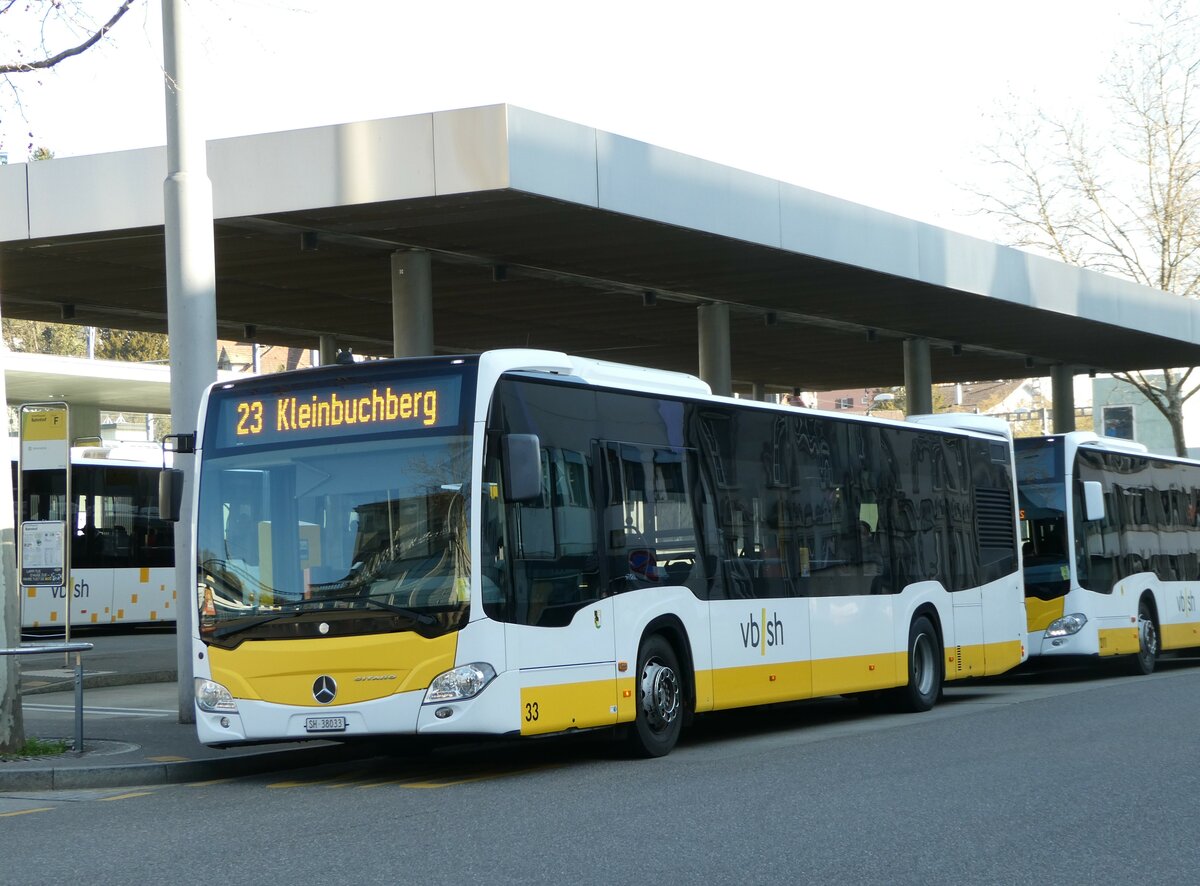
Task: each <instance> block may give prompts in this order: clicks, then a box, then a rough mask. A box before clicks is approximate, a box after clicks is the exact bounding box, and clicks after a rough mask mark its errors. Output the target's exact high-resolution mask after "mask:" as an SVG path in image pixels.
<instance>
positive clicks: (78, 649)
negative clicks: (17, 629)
mask: <svg viewBox="0 0 1200 886" xmlns="http://www.w3.org/2000/svg"><path fill="white" fill-rule="evenodd" d="M92 645H93V644H91V643H45V644H40V645H37V646H17V647H15V648H12V649H0V655H50V654H53V653H56V652H62V653H71V652H74V653H75V747H74V753H75V755H76V756H78V755H79V754H82V753H83V656H82V655H80V653H83V652H87V651H88V650H89V649H91V648H92Z"/></svg>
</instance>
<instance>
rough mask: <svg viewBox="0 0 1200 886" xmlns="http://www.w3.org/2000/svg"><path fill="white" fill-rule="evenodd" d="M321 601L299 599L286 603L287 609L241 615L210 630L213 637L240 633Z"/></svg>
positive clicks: (303, 609) (218, 637) (301, 610)
mask: <svg viewBox="0 0 1200 886" xmlns="http://www.w3.org/2000/svg"><path fill="white" fill-rule="evenodd" d="M318 602H321V601H318V600H300V601H298V602H295V603H290V604H288V608H287V609H280V610H278V611H275V612H268V613H266V614H265V615H243V616H241V617H239V618H234V619H233V620H232V621H233V624H226V625H222V626H221V627H219V628H214V629H213V631H212V637H213V639H220V638H221V637H228V636H230V635H231V634H240V633H241V632H242V631H248V630H250V628H256V627H258V626H259V625H265V624H267V623H268V622H272V621H278V620H279V619H281V618H287V617H288V616H291V615H296V614H298V613H301V612H304V611H305V609H306V608H307V607H308V606H309V605H311V604H313V603H318Z"/></svg>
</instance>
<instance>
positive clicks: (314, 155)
mask: <svg viewBox="0 0 1200 886" xmlns="http://www.w3.org/2000/svg"><path fill="white" fill-rule="evenodd" d="M208 164H209V165H208V171H209V178H210V179H211V181H212V183H213V200H214V215H215V217H216V222H215V228H214V231H215V237H216V273H217V287H216V293H217V318H218V325H219V329H218V335H219V336H220V337H222V338H229V339H234V340H243V341H244V340H250V339H254V340H257V341H260V342H263V343H269V344H280V345H291V346H300V347H310V348H315V347H316V346H317V342H318V336H319V335H321V334H323V333H325V334H332V335H335V336H336V337H337V339H338V341H339V343H341V344H342V345H344V346H350V347H353V349H354V350H355V352H356V353H363V354H379V355H390V354H391V353H392V341H391V334H392V282H391V278H390V255H391V254H392V253H393V252H396V251H398V250H409V249H421V250H427V251H428V252H429V253H430V254H431V256H432V276H433V315H434V316H433V322H434V337H435V346H436V349H437V351H438V352H441V353H453V352H472V351H479V350H484V349H488V348H496V347H510V346H515V347H541V348H549V349H555V350H562V351H567V352H570V353H575V354H580V355H585V356H592V357H598V358H602V359H610V360H618V361H622V362H631V363H638V364H643V365H648V366H655V367H660V368H665V369H676V370H682V371H687V372H693V373H694V372H696V371H697V359H698V358H697V311H696V309H697V307H698V306H700V305H704V304H711V303H726V304H728V305H729V306H730V339H731V362H732V373H733V377H734V379H735V380H736V381H737V382H738V383H760V384H766V385H772V386H779V387H781V388H802V389H815V390H821V389H833V388H842V387H846V388H848V387H866V386H874V385H891V384H900V383H902V382H903V367H904V361H903V346H902V343H903V341H904V340H905V339H908V338H920V339H926V340H928V341H929V342H930V347H931V367H932V376H933V380H934V381H967V380H978V379H988V378H1011V377H1023V376H1029V375H1035V374H1040V375H1044V374H1047V372H1048V371H1049V369H1050V367H1051V366H1053V365H1055V364H1064V365H1067V366H1070V367H1072V369H1073V370H1074V371H1078V372H1086V371H1117V370H1128V369H1155V368H1161V367H1164V366H1185V365H1193V364H1200V306H1198V305H1197V304H1196V303H1195V302H1193V301H1190V300H1186V299H1183V298H1180V297H1177V296H1173V295H1169V294H1166V293H1162V292H1159V291H1156V290H1152V289H1148V288H1146V287H1142V286H1138V285H1135V284H1133V283H1130V282H1127V281H1123V280H1119V279H1115V278H1111V277H1107V276H1104V275H1101V274H1098V273H1094V272H1090V271H1086V270H1082V269H1079V268H1075V267H1071V266H1067V265H1063V264H1061V263H1058V262H1054V261H1051V260H1048V259H1045V258H1041V257H1038V256H1034V255H1031V254H1028V253H1025V252H1021V251H1018V250H1015V249H1011V248H1007V247H1002V246H997V245H994V244H991V243H987V242H984V241H981V240H978V239H974V238H971V237H967V236H964V235H961V234H958V233H954V232H951V231H948V230H944V229H941V228H937V227H934V226H931V225H926V224H922V223H919V222H915V221H911V220H908V219H904V218H901V217H898V216H895V215H891V214H888V213H885V212H881V211H877V210H874V209H870V208H868V207H865V206H861V205H858V204H854V203H849V202H847V201H844V200H840V199H836V198H833V197H830V196H826V195H824V194H820V193H817V192H815V191H811V190H807V189H805V188H802V187H798V186H795V185H791V184H787V183H784V182H780V181H775V180H772V179H768V178H764V177H762V176H758V175H754V174H751V173H748V172H744V171H740V170H737V169H732V168H729V167H725V166H720V165H717V164H714V163H710V162H707V161H704V160H699V159H697V158H694V157H690V156H685V155H681V154H678V153H675V152H672V151H668V150H665V149H662V148H658V147H655V146H653V145H649V144H645V143H642V142H638V141H634V140H631V139H628V138H624V137H621V136H617V135H613V134H611V133H607V132H603V131H599V130H596V129H593V128H589V127H586V126H581V125H577V124H574V123H570V122H567V121H564V120H560V119H556V118H552V117H547V116H544V115H541V114H537V113H534V112H531V111H527V110H524V109H521V108H517V107H513V106H509V105H495V106H488V107H481V108H472V109H465V110H455V111H445V112H438V113H432V114H422V115H415V116H410V117H401V118H393V119H385V120H372V121H364V122H356V123H347V124H342V125H335V126H326V127H319V128H314V129H305V130H295V131H290V132H281V133H270V134H261V135H251V136H245V137H240V138H232V139H224V140H218V141H212V142H209V146H208ZM165 171H166V153H165V149H164V148H147V149H139V150H131V151H123V152H118V153H112V154H102V155H92V156H83V157H71V158H63V159H55V160H48V161H42V162H38V163H31V164H20V165H12V166H7V167H0V312H2V313H3V316H5V317H12V318H24V319H37V320H53V321H58V320H61V319H66V320H68V321H69V322H74V323H80V324H87V325H98V326H112V327H119V328H130V329H148V330H158V331H165V329H166V292H165V272H164V257H163V256H164V244H163V227H162V225H163V208H162V193H163V179H164V177H165Z"/></svg>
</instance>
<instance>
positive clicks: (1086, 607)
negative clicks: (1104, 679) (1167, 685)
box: [1016, 432, 1200, 674]
mask: <svg viewBox="0 0 1200 886" xmlns="http://www.w3.org/2000/svg"><path fill="white" fill-rule="evenodd" d="M1016 457H1017V477H1018V489H1019V492H1020V501H1021V535H1022V539H1023V549H1024V551H1023V553H1024V572H1025V593H1026V595H1027V596H1026V600H1025V605H1026V610H1027V613H1028V619H1029V621H1028V628H1029V644H1030V647H1029V648H1030V655H1033V656H1060V657H1066V656H1086V657H1091V658H1108V657H1114V656H1124V657H1125V658H1126V659H1127V660H1128V662H1129V665H1130V667H1131V669H1132V670H1133V671H1134V672H1135V673H1139V674H1149V673H1150V672H1152V671H1153V670H1154V665H1155V661H1156V659H1157V657H1158V654H1159V652H1160V651H1161V650H1168V649H1183V648H1188V647H1195V646H1200V616H1198V615H1197V613H1196V589H1197V583H1198V582H1200V517H1198V509H1200V462H1194V461H1188V460H1186V459H1180V458H1172V457H1167V456H1160V455H1151V454H1150V453H1148V452H1147V451H1146V448H1145V447H1144V446H1141V445H1140V444H1137V443H1130V442H1125V441H1121V440H1115V439H1112V438H1108V437H1097V436H1096V435H1095V434H1091V433H1085V432H1072V433H1069V434H1059V435H1055V436H1051V437H1034V438H1028V439H1022V440H1017V441H1016Z"/></svg>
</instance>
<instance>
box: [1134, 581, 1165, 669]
mask: <svg viewBox="0 0 1200 886" xmlns="http://www.w3.org/2000/svg"><path fill="white" fill-rule="evenodd" d="M1137 632H1138V651H1137V652H1135V653H1134V654H1133V656H1132V661H1131V670H1132V671H1133V673H1134V674H1135V675H1142V676H1145V675H1147V674H1152V673H1154V666H1155V664H1156V663H1157V661H1158V654H1159V652H1160V651H1161V649H1162V641H1161V639H1160V638H1161V636H1162V634H1161V630H1160V629H1159V621H1158V607H1157V606H1156V605H1155V601H1154V594H1152V593H1151V592H1150V591H1149V590H1146V591H1143V592H1142V596H1141V597H1140V598H1139V599H1138V614H1137Z"/></svg>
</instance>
